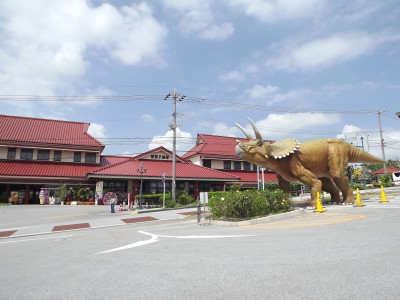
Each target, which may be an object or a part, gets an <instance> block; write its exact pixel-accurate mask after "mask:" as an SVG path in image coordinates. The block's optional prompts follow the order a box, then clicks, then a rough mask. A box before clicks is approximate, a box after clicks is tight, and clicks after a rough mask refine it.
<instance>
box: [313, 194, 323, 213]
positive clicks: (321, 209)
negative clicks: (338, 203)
mask: <svg viewBox="0 0 400 300" xmlns="http://www.w3.org/2000/svg"><path fill="white" fill-rule="evenodd" d="M314 212H318V213H322V212H326V210H324V207H323V206H322V202H321V199H320V198H319V192H318V193H317V209H316V210H315V211H314Z"/></svg>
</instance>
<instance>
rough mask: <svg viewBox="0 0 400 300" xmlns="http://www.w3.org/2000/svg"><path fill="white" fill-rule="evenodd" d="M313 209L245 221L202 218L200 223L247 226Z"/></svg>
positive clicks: (302, 213) (304, 212)
mask: <svg viewBox="0 0 400 300" xmlns="http://www.w3.org/2000/svg"><path fill="white" fill-rule="evenodd" d="M312 212H313V210H308V209H304V208H298V209H296V210H293V211H289V212H285V213H281V214H277V215H269V216H266V217H263V218H258V219H251V220H245V221H237V222H233V221H220V220H210V219H206V220H201V221H200V225H221V226H232V227H233V226H247V225H254V224H264V223H269V222H272V221H277V220H284V219H290V218H293V217H297V216H301V215H304V214H309V213H312Z"/></svg>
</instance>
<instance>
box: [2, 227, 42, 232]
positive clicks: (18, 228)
mask: <svg viewBox="0 0 400 300" xmlns="http://www.w3.org/2000/svg"><path fill="white" fill-rule="evenodd" d="M35 227H37V226H29V227H15V228H0V231H11V230H20V229H27V228H35Z"/></svg>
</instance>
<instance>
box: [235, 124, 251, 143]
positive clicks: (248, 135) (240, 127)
mask: <svg viewBox="0 0 400 300" xmlns="http://www.w3.org/2000/svg"><path fill="white" fill-rule="evenodd" d="M235 125H236V126H237V127H239V129H240V130H241V131H243V133H244V135H245V136H246V137H247V139H249V140H250V141H251V140H253V137H252V136H251V135H250V134H248V133H247V132H246V130H245V129H244V128H243V127H242V126H240V125H239V124H237V123H235Z"/></svg>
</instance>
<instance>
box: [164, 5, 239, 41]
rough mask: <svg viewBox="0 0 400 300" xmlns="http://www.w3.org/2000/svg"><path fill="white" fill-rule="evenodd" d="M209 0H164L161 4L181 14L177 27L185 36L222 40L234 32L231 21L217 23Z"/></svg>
mask: <svg viewBox="0 0 400 300" xmlns="http://www.w3.org/2000/svg"><path fill="white" fill-rule="evenodd" d="M212 4H213V2H212V1H209V0H203V1H198V0H189V1H179V0H172V1H170V0H164V1H163V5H164V7H166V8H167V9H169V10H171V11H174V12H175V13H178V14H179V15H180V16H181V20H180V22H179V25H178V28H179V30H180V31H181V33H182V34H183V35H185V36H187V37H192V36H196V37H197V38H200V39H204V40H211V41H222V40H225V39H227V38H228V37H230V36H231V35H232V34H233V33H234V27H233V24H232V23H229V22H222V23H218V22H217V21H216V17H215V16H214V11H213V8H212V7H211V5H212Z"/></svg>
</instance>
